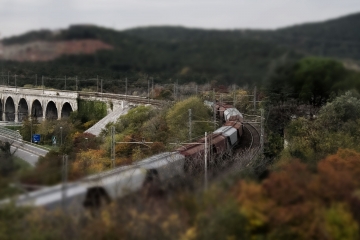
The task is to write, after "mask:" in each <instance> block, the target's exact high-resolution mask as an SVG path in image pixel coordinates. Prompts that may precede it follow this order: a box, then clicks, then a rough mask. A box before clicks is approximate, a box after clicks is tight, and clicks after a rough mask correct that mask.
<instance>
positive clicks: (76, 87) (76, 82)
mask: <svg viewBox="0 0 360 240" xmlns="http://www.w3.org/2000/svg"><path fill="white" fill-rule="evenodd" d="M75 84H76V85H75V89H76V91H78V79H77V76H76V78H75Z"/></svg>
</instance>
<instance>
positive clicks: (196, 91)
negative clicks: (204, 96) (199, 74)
mask: <svg viewBox="0 0 360 240" xmlns="http://www.w3.org/2000/svg"><path fill="white" fill-rule="evenodd" d="M195 94H196V96H197V94H198V85H197V84H196V86H195Z"/></svg>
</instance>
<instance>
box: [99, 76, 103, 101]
mask: <svg viewBox="0 0 360 240" xmlns="http://www.w3.org/2000/svg"><path fill="white" fill-rule="evenodd" d="M100 87H101V94H102V93H103V79H101V86H100ZM101 97H102V96H101Z"/></svg>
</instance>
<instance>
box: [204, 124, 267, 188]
mask: <svg viewBox="0 0 360 240" xmlns="http://www.w3.org/2000/svg"><path fill="white" fill-rule="evenodd" d="M259 151H260V132H259V131H258V129H257V126H254V123H251V122H250V123H244V132H243V135H242V138H241V142H240V143H239V145H238V146H237V148H236V149H234V154H233V155H232V156H231V157H230V158H232V160H233V161H231V163H230V164H228V165H226V166H225V167H220V168H214V169H210V171H209V181H210V182H216V181H222V180H224V179H226V178H227V177H228V176H229V175H234V174H237V173H238V172H239V171H240V170H242V169H245V168H248V167H250V165H251V164H252V162H253V161H254V159H255V158H256V157H257V156H258V154H259ZM200 175H202V176H201V177H200V181H201V178H203V174H200ZM200 185H201V184H200Z"/></svg>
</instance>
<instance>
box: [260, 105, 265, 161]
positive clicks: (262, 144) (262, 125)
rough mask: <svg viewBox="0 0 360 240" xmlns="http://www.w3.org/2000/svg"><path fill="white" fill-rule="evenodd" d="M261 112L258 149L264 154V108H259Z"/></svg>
mask: <svg viewBox="0 0 360 240" xmlns="http://www.w3.org/2000/svg"><path fill="white" fill-rule="evenodd" d="M260 112H261V121H260V127H261V130H260V151H261V155H263V154H264V109H262V108H261V109H260Z"/></svg>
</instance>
